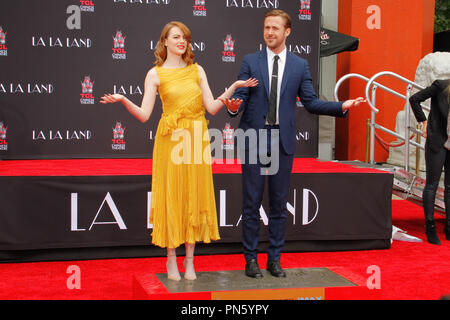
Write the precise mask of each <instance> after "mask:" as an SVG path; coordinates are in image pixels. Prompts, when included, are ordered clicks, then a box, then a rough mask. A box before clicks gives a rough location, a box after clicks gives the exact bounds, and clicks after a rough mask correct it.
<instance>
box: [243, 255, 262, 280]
mask: <svg viewBox="0 0 450 320" xmlns="http://www.w3.org/2000/svg"><path fill="white" fill-rule="evenodd" d="M245 275H246V276H248V277H251V278H256V279H261V278H262V277H263V275H262V273H261V270H260V269H259V266H258V262H257V261H256V259H252V260H249V261H247V264H246V265H245Z"/></svg>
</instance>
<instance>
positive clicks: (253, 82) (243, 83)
mask: <svg viewBox="0 0 450 320" xmlns="http://www.w3.org/2000/svg"><path fill="white" fill-rule="evenodd" d="M234 85H235V86H236V89H237V88H242V87H256V86H257V85H258V80H257V79H256V78H249V79H247V80H238V81H236V82H235V83H234Z"/></svg>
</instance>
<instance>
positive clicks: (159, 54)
mask: <svg viewBox="0 0 450 320" xmlns="http://www.w3.org/2000/svg"><path fill="white" fill-rule="evenodd" d="M173 27H178V28H180V30H181V32H183V35H184V38H185V39H186V41H187V47H186V52H185V53H184V54H183V56H182V58H183V60H184V61H185V62H186V64H187V65H191V64H192V63H193V62H194V53H193V52H192V47H191V31H190V30H189V28H188V27H187V26H186V25H185V24H184V23H182V22H179V21H171V22H169V23H168V24H166V25H165V26H164V28H163V29H162V31H161V37H160V38H159V41H158V45H157V46H156V49H155V57H156V61H155V64H156V65H157V66H162V64H163V63H164V61H166V59H167V48H166V46H165V45H164V42H165V40H166V39H167V37H168V36H169V32H170V29H172V28H173Z"/></svg>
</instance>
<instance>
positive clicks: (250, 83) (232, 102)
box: [219, 78, 258, 112]
mask: <svg viewBox="0 0 450 320" xmlns="http://www.w3.org/2000/svg"><path fill="white" fill-rule="evenodd" d="M233 85H234V87H235V88H236V89H237V88H243V87H256V86H257V85H258V80H257V79H256V78H249V79H247V80H238V81H236V82H235V83H233ZM219 100H220V101H221V102H222V103H223V104H224V105H225V106H226V107H227V108H228V110H230V111H231V112H237V111H238V110H239V107H240V106H241V103H242V99H230V98H219Z"/></svg>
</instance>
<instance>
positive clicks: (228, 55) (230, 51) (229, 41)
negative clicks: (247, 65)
mask: <svg viewBox="0 0 450 320" xmlns="http://www.w3.org/2000/svg"><path fill="white" fill-rule="evenodd" d="M235 42H236V40H233V38H232V37H231V34H227V36H226V38H225V40H224V41H223V51H222V61H223V62H235V61H236V56H235V55H234V44H235Z"/></svg>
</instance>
